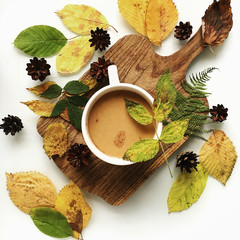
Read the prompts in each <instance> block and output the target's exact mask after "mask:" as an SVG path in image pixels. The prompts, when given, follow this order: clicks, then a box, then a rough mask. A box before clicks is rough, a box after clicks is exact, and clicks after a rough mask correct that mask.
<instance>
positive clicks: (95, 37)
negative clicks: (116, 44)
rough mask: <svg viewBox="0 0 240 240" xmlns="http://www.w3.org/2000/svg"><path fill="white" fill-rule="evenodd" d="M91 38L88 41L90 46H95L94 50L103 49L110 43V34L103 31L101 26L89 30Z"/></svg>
mask: <svg viewBox="0 0 240 240" xmlns="http://www.w3.org/2000/svg"><path fill="white" fill-rule="evenodd" d="M91 37H92V38H91V39H90V40H89V42H91V45H90V46H91V47H93V46H95V50H98V49H99V50H100V51H103V50H105V49H106V47H108V46H109V45H110V44H111V41H110V36H109V34H108V33H107V31H104V30H103V29H102V28H100V29H99V28H98V27H97V29H96V30H95V31H93V30H91Z"/></svg>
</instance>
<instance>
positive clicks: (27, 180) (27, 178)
mask: <svg viewBox="0 0 240 240" xmlns="http://www.w3.org/2000/svg"><path fill="white" fill-rule="evenodd" d="M6 178H7V189H8V190H9V196H10V198H11V200H12V202H13V203H14V204H15V205H16V206H17V207H18V208H19V209H20V210H22V211H23V212H25V213H27V214H28V213H29V211H30V210H31V209H32V208H35V207H51V208H54V206H55V202H56V198H57V193H56V189H55V187H54V185H53V183H52V182H51V181H50V180H49V179H48V178H47V177H46V176H44V175H42V174H40V173H38V172H21V173H15V174H11V173H6Z"/></svg>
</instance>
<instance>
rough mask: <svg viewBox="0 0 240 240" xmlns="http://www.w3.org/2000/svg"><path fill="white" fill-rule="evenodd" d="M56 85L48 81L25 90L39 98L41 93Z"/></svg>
mask: <svg viewBox="0 0 240 240" xmlns="http://www.w3.org/2000/svg"><path fill="white" fill-rule="evenodd" d="M54 84H56V83H55V82H53V81H48V82H45V83H42V84H40V85H37V86H35V87H33V88H27V90H29V91H30V92H32V93H34V94H36V95H37V96H40V95H41V94H42V93H44V92H45V91H46V90H47V89H48V88H49V87H50V86H52V85H54Z"/></svg>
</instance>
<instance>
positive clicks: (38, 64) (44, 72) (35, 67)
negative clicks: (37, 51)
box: [26, 57, 51, 81]
mask: <svg viewBox="0 0 240 240" xmlns="http://www.w3.org/2000/svg"><path fill="white" fill-rule="evenodd" d="M50 68H51V66H50V65H49V64H47V61H46V60H45V59H44V58H41V59H38V58H37V57H34V58H33V59H30V63H27V68H26V70H27V71H28V75H30V76H31V77H32V79H33V80H35V81H36V80H40V81H43V80H45V78H46V77H47V76H48V75H50V70H49V69H50Z"/></svg>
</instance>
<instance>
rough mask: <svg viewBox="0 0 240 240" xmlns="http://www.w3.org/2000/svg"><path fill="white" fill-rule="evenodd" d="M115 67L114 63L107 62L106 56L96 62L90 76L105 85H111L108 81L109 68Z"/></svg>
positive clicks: (92, 66)
mask: <svg viewBox="0 0 240 240" xmlns="http://www.w3.org/2000/svg"><path fill="white" fill-rule="evenodd" d="M110 65H113V63H112V62H111V61H110V60H109V59H108V60H107V61H106V60H105V58H104V56H103V57H102V58H98V62H94V63H92V64H91V66H90V75H91V76H92V77H93V78H94V79H96V80H97V81H98V82H101V83H103V84H105V85H107V84H109V79H108V66H110Z"/></svg>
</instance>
